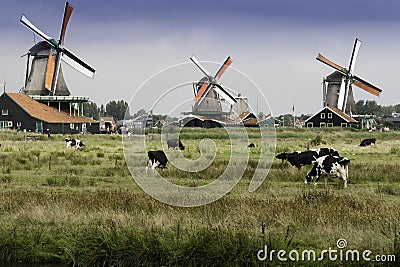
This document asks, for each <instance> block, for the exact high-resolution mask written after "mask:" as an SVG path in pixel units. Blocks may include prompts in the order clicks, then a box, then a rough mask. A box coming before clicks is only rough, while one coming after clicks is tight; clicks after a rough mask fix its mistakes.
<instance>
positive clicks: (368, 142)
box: [360, 138, 376, 146]
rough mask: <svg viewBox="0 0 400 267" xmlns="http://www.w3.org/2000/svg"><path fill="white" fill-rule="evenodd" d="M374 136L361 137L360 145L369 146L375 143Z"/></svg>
mask: <svg viewBox="0 0 400 267" xmlns="http://www.w3.org/2000/svg"><path fill="white" fill-rule="evenodd" d="M375 142H376V138H367V139H363V140H362V141H361V143H360V146H369V145H375Z"/></svg>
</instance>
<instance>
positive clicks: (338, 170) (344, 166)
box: [304, 155, 350, 188]
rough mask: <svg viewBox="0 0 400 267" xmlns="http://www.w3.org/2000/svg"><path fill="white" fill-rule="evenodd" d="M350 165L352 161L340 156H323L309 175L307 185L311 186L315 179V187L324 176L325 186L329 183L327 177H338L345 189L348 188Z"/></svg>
mask: <svg viewBox="0 0 400 267" xmlns="http://www.w3.org/2000/svg"><path fill="white" fill-rule="evenodd" d="M349 164H350V160H349V159H348V158H343V157H338V156H331V155H327V156H323V157H320V158H318V159H317V160H316V162H315V163H314V166H313V168H312V169H311V171H310V172H309V173H308V174H307V176H306V180H305V181H304V183H305V184H309V183H310V182H312V181H313V179H314V178H313V177H315V183H314V185H317V182H318V180H319V178H320V177H321V176H324V179H325V185H326V183H327V176H328V175H332V176H337V177H339V178H341V179H342V180H343V184H344V187H345V188H346V187H347V181H348V180H349Z"/></svg>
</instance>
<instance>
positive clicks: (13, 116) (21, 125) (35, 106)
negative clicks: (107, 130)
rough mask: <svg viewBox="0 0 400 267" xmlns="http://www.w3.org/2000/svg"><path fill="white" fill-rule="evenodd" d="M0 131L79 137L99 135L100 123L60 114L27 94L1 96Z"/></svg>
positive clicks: (59, 111) (73, 115)
mask: <svg viewBox="0 0 400 267" xmlns="http://www.w3.org/2000/svg"><path fill="white" fill-rule="evenodd" d="M0 108H1V115H0V128H1V129H18V130H21V131H24V130H25V131H28V132H39V133H43V132H47V131H49V132H50V133H60V134H76V133H81V132H90V133H98V132H99V122H97V121H95V120H93V119H91V118H88V117H85V116H82V115H78V114H71V113H69V112H66V111H63V110H58V109H56V108H54V107H52V106H50V105H46V104H44V103H41V102H39V101H36V100H34V99H32V98H31V97H29V96H27V95H26V94H21V93H3V94H2V95H1V96H0Z"/></svg>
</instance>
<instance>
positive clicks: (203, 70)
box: [190, 56, 212, 79]
mask: <svg viewBox="0 0 400 267" xmlns="http://www.w3.org/2000/svg"><path fill="white" fill-rule="evenodd" d="M190 60H191V61H192V62H193V63H194V64H195V65H196V66H197V67H198V68H199V69H200V70H201V72H203V73H204V75H206V76H207V77H208V78H209V79H210V78H211V77H212V76H211V73H210V72H208V71H207V70H206V69H205V68H204V67H203V66H202V65H201V64H200V62H199V61H198V60H197V59H196V58H195V57H194V56H192V57H191V58H190Z"/></svg>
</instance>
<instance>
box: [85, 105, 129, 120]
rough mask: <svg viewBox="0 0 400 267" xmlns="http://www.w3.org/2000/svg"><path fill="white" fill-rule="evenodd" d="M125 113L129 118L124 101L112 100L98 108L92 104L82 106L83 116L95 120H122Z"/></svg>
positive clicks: (127, 108) (127, 107)
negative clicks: (101, 118)
mask: <svg viewBox="0 0 400 267" xmlns="http://www.w3.org/2000/svg"><path fill="white" fill-rule="evenodd" d="M125 112H127V114H128V115H129V117H130V112H129V106H128V103H127V102H125V101H124V100H119V101H115V100H112V101H110V102H108V103H107V104H106V105H105V106H104V105H103V104H102V105H101V106H100V107H98V106H97V104H96V103H94V102H88V103H85V104H84V106H83V115H85V116H86V117H90V118H93V119H95V120H98V119H99V117H114V119H115V120H122V119H124V117H125Z"/></svg>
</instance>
